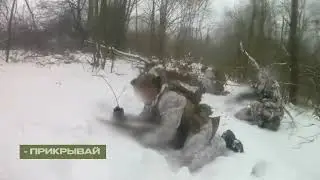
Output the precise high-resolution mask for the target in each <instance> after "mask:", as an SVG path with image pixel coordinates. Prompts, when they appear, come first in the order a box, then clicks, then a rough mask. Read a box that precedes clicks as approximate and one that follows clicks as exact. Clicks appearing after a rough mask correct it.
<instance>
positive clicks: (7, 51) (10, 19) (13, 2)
mask: <svg viewBox="0 0 320 180" xmlns="http://www.w3.org/2000/svg"><path fill="white" fill-rule="evenodd" d="M16 3H17V0H13V1H12V6H11V10H10V17H9V21H8V29H7V32H8V40H7V46H6V62H9V56H10V49H11V38H12V20H13V16H14V11H15V9H16Z"/></svg>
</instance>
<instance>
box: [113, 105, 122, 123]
mask: <svg viewBox="0 0 320 180" xmlns="http://www.w3.org/2000/svg"><path fill="white" fill-rule="evenodd" d="M113 119H114V120H116V121H123V120H125V115H124V110H123V108H121V107H119V106H117V107H115V108H114V109H113Z"/></svg>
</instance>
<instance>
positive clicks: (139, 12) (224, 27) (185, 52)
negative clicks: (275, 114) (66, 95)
mask: <svg viewBox="0 0 320 180" xmlns="http://www.w3.org/2000/svg"><path fill="white" fill-rule="evenodd" d="M18 3H19V5H20V6H18V5H17V4H18ZM18 3H17V0H2V1H1V2H0V27H1V30H0V47H1V48H3V49H6V50H7V53H9V50H10V49H12V48H23V49H30V50H37V51H44V50H46V51H48V50H50V51H62V50H64V49H74V50H78V49H81V50H87V49H90V48H88V44H87V42H91V43H92V44H93V45H94V49H95V53H97V49H100V48H101V47H114V48H116V49H120V50H123V51H126V52H127V51H130V52H135V53H137V54H140V55H142V56H145V57H150V58H151V57H156V58H159V59H161V60H166V59H169V58H170V59H177V60H183V59H186V58H189V59H190V58H192V59H193V60H194V61H197V62H202V63H204V64H208V65H212V66H214V67H215V68H216V69H218V70H219V71H222V72H224V73H226V74H227V75H228V76H229V78H230V79H233V80H234V81H239V82H243V83H246V82H248V81H249V80H252V79H254V77H255V72H254V70H253V68H252V67H251V66H250V64H249V63H248V60H247V57H246V56H245V55H243V54H242V53H241V50H240V48H239V43H240V42H243V45H244V47H245V49H246V50H247V51H248V52H249V53H250V55H251V56H253V57H255V59H256V60H257V61H258V63H259V64H261V65H263V66H269V67H270V68H271V69H272V70H273V72H274V73H273V75H274V76H276V77H277V79H279V82H280V83H281V86H282V90H283V95H284V97H285V100H287V101H288V102H291V103H293V104H303V105H309V106H310V105H311V106H313V107H314V108H315V109H318V111H317V112H318V113H319V111H320V110H319V109H320V108H319V104H320V13H319V12H320V2H318V1H313V0H280V1H279V0H248V2H247V3H246V4H241V6H238V7H235V8H233V9H229V10H228V11H227V12H226V13H225V14H224V16H223V19H222V20H220V21H218V22H215V21H214V18H215V17H214V16H212V13H211V12H212V9H211V8H210V7H211V3H212V1H210V0H60V1H39V2H38V3H36V4H35V5H34V6H32V7H31V6H30V5H29V3H28V0H24V1H19V2H18ZM21 9H22V10H21ZM97 56H98V55H97Z"/></svg>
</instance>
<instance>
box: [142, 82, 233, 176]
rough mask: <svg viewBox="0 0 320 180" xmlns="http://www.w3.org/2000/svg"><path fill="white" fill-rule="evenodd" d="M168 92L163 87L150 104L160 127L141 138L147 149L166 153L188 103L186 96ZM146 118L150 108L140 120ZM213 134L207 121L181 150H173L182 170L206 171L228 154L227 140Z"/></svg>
mask: <svg viewBox="0 0 320 180" xmlns="http://www.w3.org/2000/svg"><path fill="white" fill-rule="evenodd" d="M165 89H166V86H165V85H164V86H163V88H162V90H161V93H160V94H159V95H158V96H157V98H156V99H155V100H154V101H153V103H152V104H151V106H156V108H157V110H158V112H159V115H160V117H159V120H160V125H159V126H158V127H157V128H155V129H154V130H153V131H150V132H148V133H146V134H144V135H143V136H142V137H141V138H140V141H141V143H142V144H144V145H145V146H147V147H153V146H154V147H159V146H160V147H162V148H164V149H166V147H168V146H167V145H168V143H169V142H170V141H171V140H172V139H173V138H174V136H175V133H176V132H177V129H178V127H179V125H180V123H181V119H182V115H183V112H184V108H185V106H186V103H187V100H186V98H185V97H184V96H182V95H180V94H178V93H176V92H174V91H166V90H165ZM146 117H148V118H150V111H148V108H145V109H144V111H143V112H142V113H141V114H140V118H141V119H145V118H146ZM153 118H156V117H153ZM213 134H215V132H213V128H212V121H208V123H207V124H205V125H203V126H202V128H201V130H200V131H199V133H197V134H189V135H188V136H187V139H186V141H185V143H184V147H183V148H182V149H181V150H178V151H173V150H170V151H171V152H172V153H171V158H175V159H177V160H178V161H179V162H180V163H179V164H180V166H187V167H188V168H189V169H190V171H195V170H197V169H199V168H201V167H203V166H204V165H205V164H207V163H209V162H211V161H212V160H213V159H215V158H216V157H217V156H221V155H223V154H224V153H225V152H226V150H227V149H226V144H225V141H224V139H222V138H221V137H220V136H217V135H215V136H214V137H212V135H213ZM167 150H168V149H167ZM166 152H169V151H166Z"/></svg>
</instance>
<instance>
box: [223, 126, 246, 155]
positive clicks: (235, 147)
mask: <svg viewBox="0 0 320 180" xmlns="http://www.w3.org/2000/svg"><path fill="white" fill-rule="evenodd" d="M221 137H222V138H223V139H224V140H225V142H226V146H227V148H228V149H230V150H232V151H234V152H240V153H243V152H244V150H243V145H242V143H241V141H240V140H239V139H237V138H236V136H235V135H234V133H233V132H232V131H231V130H227V131H225V132H224V133H223V134H222V136H221Z"/></svg>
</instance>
